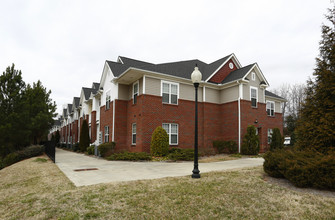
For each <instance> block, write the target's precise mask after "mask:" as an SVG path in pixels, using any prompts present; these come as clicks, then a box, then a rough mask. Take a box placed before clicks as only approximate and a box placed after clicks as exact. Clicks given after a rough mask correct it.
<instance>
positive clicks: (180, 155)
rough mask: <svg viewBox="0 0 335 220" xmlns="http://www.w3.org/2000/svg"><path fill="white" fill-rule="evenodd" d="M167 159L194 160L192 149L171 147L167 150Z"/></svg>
mask: <svg viewBox="0 0 335 220" xmlns="http://www.w3.org/2000/svg"><path fill="white" fill-rule="evenodd" d="M168 158H169V160H173V161H178V160H184V161H192V160H194V149H192V148H188V149H184V148H177V147H173V148H171V149H170V150H169V155H168Z"/></svg>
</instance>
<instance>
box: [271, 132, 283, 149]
mask: <svg viewBox="0 0 335 220" xmlns="http://www.w3.org/2000/svg"><path fill="white" fill-rule="evenodd" d="M283 147H284V139H283V137H282V136H281V134H280V130H279V128H274V129H273V132H272V137H271V143H270V150H275V149H281V148H283Z"/></svg>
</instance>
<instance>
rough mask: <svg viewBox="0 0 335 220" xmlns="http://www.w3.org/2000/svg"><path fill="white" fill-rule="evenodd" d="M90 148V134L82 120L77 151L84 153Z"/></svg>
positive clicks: (85, 122)
mask: <svg viewBox="0 0 335 220" xmlns="http://www.w3.org/2000/svg"><path fill="white" fill-rule="evenodd" d="M89 146H90V134H89V131H88V124H87V121H86V120H84V121H83V124H82V126H81V129H80V139H79V149H80V151H81V152H86V151H87V148H88V147H89Z"/></svg>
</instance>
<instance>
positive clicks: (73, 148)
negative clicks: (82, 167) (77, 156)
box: [72, 142, 80, 152]
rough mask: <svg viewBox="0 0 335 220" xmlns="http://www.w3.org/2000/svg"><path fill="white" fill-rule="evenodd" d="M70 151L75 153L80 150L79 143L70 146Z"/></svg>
mask: <svg viewBox="0 0 335 220" xmlns="http://www.w3.org/2000/svg"><path fill="white" fill-rule="evenodd" d="M72 150H73V151H74V152H77V151H79V150H80V149H79V143H78V142H77V143H75V144H74V145H73V146H72Z"/></svg>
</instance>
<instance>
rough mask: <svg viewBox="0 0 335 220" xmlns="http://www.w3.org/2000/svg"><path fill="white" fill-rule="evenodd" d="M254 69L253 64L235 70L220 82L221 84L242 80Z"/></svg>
mask: <svg viewBox="0 0 335 220" xmlns="http://www.w3.org/2000/svg"><path fill="white" fill-rule="evenodd" d="M253 67H254V64H250V65H248V66H245V67H242V68H240V69H237V70H235V71H233V72H231V73H229V75H228V76H227V77H226V78H225V79H224V80H223V81H222V82H221V84H224V83H229V82H232V81H236V80H240V79H243V77H244V76H245V75H246V74H247V73H248V72H249V71H250V70H251V69H252V68H253Z"/></svg>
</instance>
